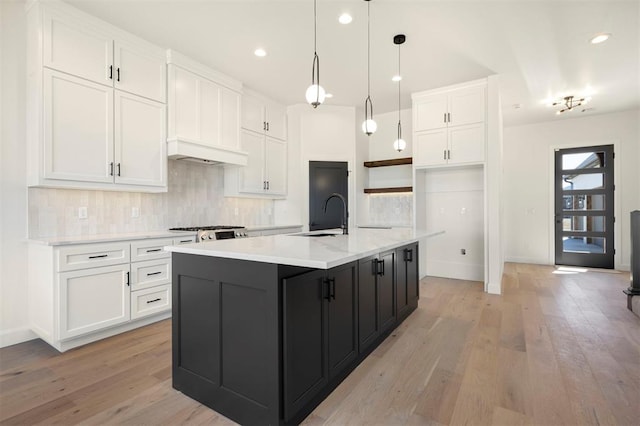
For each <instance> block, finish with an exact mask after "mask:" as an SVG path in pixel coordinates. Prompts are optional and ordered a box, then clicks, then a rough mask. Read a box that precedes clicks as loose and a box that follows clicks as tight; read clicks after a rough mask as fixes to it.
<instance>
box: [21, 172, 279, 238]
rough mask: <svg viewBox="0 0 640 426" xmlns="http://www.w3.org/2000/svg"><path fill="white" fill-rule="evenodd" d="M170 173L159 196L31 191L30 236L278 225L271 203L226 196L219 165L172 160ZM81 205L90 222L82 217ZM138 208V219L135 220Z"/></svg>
mask: <svg viewBox="0 0 640 426" xmlns="http://www.w3.org/2000/svg"><path fill="white" fill-rule="evenodd" d="M168 174H169V188H168V192H166V193H161V194H149V193H140V192H116V191H88V190H75V189H48V188H29V237H30V238H39V237H43V238H44V237H60V236H80V235H99V234H109V233H122V232H144V231H161V230H166V229H168V228H172V227H179V226H204V225H242V226H252V225H271V224H273V223H274V221H273V201H272V200H261V199H252V198H229V197H224V170H223V168H222V167H221V166H207V165H202V164H197V163H191V162H183V161H169V169H168ZM80 207H86V208H87V218H86V219H80V218H79V217H78V209H79V208H80ZM134 208H137V209H138V210H139V216H138V217H131V216H132V210H133V209H134ZM236 213H237V214H236Z"/></svg>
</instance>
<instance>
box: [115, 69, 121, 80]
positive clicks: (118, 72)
mask: <svg viewBox="0 0 640 426" xmlns="http://www.w3.org/2000/svg"><path fill="white" fill-rule="evenodd" d="M116 75H117V76H118V77H117V78H116V81H120V67H118V69H117V70H116Z"/></svg>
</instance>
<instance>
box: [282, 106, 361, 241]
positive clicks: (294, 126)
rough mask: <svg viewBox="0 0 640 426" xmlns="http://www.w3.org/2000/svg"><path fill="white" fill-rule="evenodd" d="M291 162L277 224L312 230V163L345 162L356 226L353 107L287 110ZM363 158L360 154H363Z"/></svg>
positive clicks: (352, 222) (351, 217)
mask: <svg viewBox="0 0 640 426" xmlns="http://www.w3.org/2000/svg"><path fill="white" fill-rule="evenodd" d="M287 114H288V123H289V132H288V144H289V152H288V162H289V171H288V178H287V188H288V191H287V194H288V195H287V199H285V200H276V201H275V203H274V216H275V221H276V224H292V223H295V224H300V223H301V224H302V226H303V229H304V230H308V229H309V161H346V162H347V163H348V166H347V167H348V170H349V227H354V226H355V221H356V217H357V215H358V213H357V206H356V204H357V203H356V201H355V200H356V199H357V196H356V187H357V186H359V185H358V184H357V182H356V181H357V178H358V173H356V168H357V167H358V166H357V165H356V133H355V129H356V111H355V108H353V107H341V106H330V105H321V106H320V107H318V108H317V109H313V108H311V107H310V106H309V105H306V104H301V105H293V106H290V107H289V108H287ZM360 155H361V153H360Z"/></svg>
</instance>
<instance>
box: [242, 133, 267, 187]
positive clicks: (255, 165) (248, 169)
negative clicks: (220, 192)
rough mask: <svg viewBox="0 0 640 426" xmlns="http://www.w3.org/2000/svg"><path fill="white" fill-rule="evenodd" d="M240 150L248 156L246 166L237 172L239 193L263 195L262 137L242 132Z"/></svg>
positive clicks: (264, 185)
mask: <svg viewBox="0 0 640 426" xmlns="http://www.w3.org/2000/svg"><path fill="white" fill-rule="evenodd" d="M241 137H242V150H243V151H246V152H247V153H248V154H249V156H248V157H249V158H248V159H247V165H246V166H244V167H241V168H240V170H239V171H238V173H239V175H240V177H239V188H238V190H239V191H240V192H252V193H258V194H261V193H264V192H265V188H266V181H265V179H264V173H263V172H264V170H263V168H264V144H265V142H264V136H263V135H260V134H257V133H253V132H250V131H246V130H242V132H241Z"/></svg>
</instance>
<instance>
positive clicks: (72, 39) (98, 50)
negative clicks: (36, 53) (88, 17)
mask: <svg viewBox="0 0 640 426" xmlns="http://www.w3.org/2000/svg"><path fill="white" fill-rule="evenodd" d="M43 19H44V35H43V38H44V40H43V55H44V58H43V61H44V65H45V66H46V67H49V68H53V69H56V70H59V71H64V72H66V73H69V74H72V75H74V76H78V77H82V78H85V79H87V80H91V81H93V82H96V83H101V84H105V85H108V86H112V85H113V80H112V76H113V74H112V72H113V70H112V69H111V67H112V66H113V40H112V38H111V37H110V36H109V35H108V34H106V33H105V32H102V31H100V29H99V28H97V27H95V26H93V25H90V24H88V23H85V22H81V21H80V20H76V19H74V18H71V17H69V16H66V15H62V14H59V13H58V12H55V11H51V10H45V12H44V17H43Z"/></svg>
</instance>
